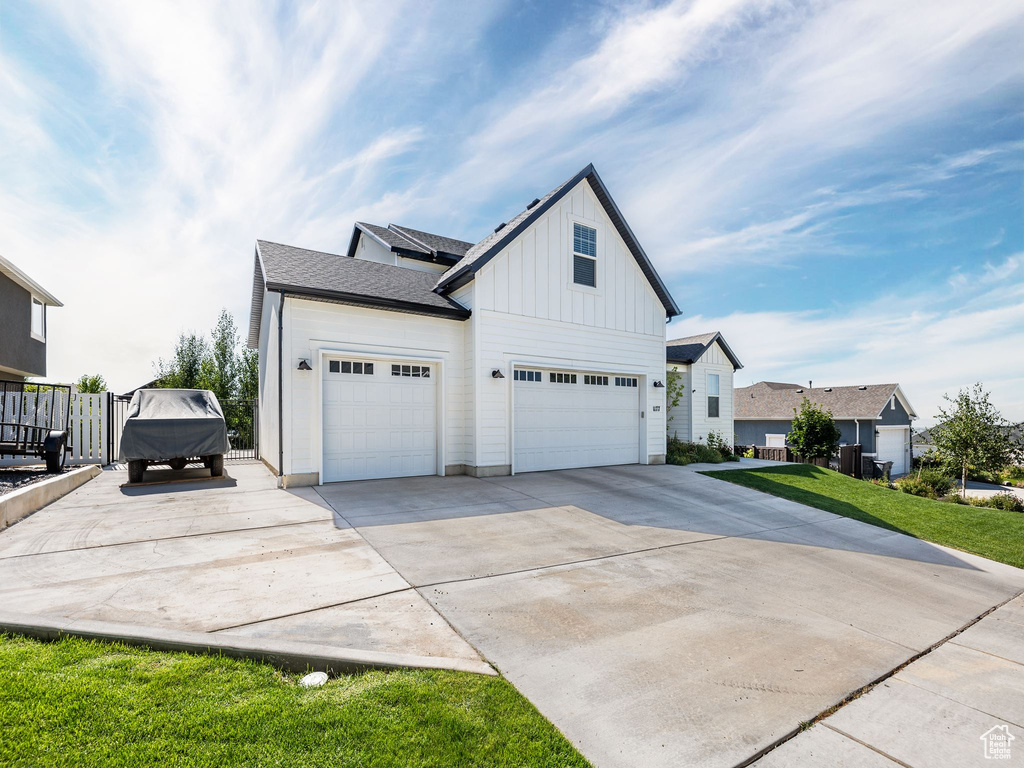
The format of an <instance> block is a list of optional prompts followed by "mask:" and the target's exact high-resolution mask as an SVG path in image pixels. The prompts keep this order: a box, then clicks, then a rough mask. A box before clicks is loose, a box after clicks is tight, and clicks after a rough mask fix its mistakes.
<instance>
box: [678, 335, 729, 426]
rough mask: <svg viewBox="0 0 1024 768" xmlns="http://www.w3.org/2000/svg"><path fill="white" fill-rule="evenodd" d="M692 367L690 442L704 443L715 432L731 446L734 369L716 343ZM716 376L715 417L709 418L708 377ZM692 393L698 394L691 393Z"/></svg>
mask: <svg viewBox="0 0 1024 768" xmlns="http://www.w3.org/2000/svg"><path fill="white" fill-rule="evenodd" d="M690 367H691V377H690V380H691V386H690V388H689V392H687V393H686V394H687V395H689V396H692V397H693V401H692V409H693V410H692V418H691V424H692V430H691V437H690V439H691V440H694V441H697V440H700V441H702V442H707V439H708V434H709V433H710V432H717V433H718V434H719V435H721V436H722V437H723V438H725V440H726V442H727V443H728V444H729V445H732V443H733V440H734V436H735V428H734V422H733V395H732V387H733V367H732V362H731V361H730V360H729V358H728V356H727V355H726V354H725V352H724V351H722V348H721V347H720V346H719V344H718V342H717V341H716V342H715V343H714V344H712V345H711V346H710V347H709V348H708V350H707V351H706V352H705V353H704V354H703V355H701V357H700V359H699V360H697V361H696V362H695V363H694V364H693V365H692V366H690ZM709 373H716V374H718V377H719V379H718V417H717V418H716V417H713V416H708V374H709ZM693 390H697V391H696V392H693Z"/></svg>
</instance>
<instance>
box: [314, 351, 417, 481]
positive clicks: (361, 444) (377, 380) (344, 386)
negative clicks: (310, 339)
mask: <svg viewBox="0 0 1024 768" xmlns="http://www.w3.org/2000/svg"><path fill="white" fill-rule="evenodd" d="M434 373H435V372H434V370H432V369H431V367H430V366H428V365H410V364H408V363H399V362H394V363H392V362H381V361H370V360H358V359H354V358H348V357H345V358H335V359H331V358H329V359H327V360H325V361H324V388H323V399H324V418H323V429H324V434H323V451H324V472H323V475H324V477H323V479H324V482H334V481H337V480H366V479H369V478H374V477H408V476H411V475H433V474H436V472H437V433H436V415H437V404H436V398H435V396H434V386H435V384H434V381H435V377H434Z"/></svg>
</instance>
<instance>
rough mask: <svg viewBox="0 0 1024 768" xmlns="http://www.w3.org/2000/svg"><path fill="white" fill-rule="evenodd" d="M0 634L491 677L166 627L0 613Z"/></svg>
mask: <svg viewBox="0 0 1024 768" xmlns="http://www.w3.org/2000/svg"><path fill="white" fill-rule="evenodd" d="M0 632H6V633H10V634H16V635H24V636H26V637H34V638H37V639H39V640H59V639H60V638H62V637H81V638H84V639H87V640H100V641H104V642H111V643H124V644H125V645H134V646H140V647H145V648H150V649H152V650H155V651H170V652H175V653H202V654H212V655H220V656H228V657H231V658H239V659H255V660H257V661H263V662H267V663H269V664H273V665H275V666H277V667H280V668H282V669H287V670H289V671H292V672H305V671H308V670H322V671H324V672H328V673H332V674H345V673H352V672H360V671H363V670H367V669H445V670H452V671H456V672H472V673H474V674H478V675H490V676H494V675H496V674H497V673H496V672H495V671H494V668H493V667H491V666H490V665H489V664H487V663H486V662H484V661H481V660H479V658H477V659H467V658H447V657H442V656H415V655H412V654H405V653H385V652H381V651H370V650H362V649H358V648H340V647H335V646H329V645H321V644H317V643H309V642H297V641H294V640H285V639H280V638H269V639H268V638H262V637H260V638H247V637H242V636H235V635H226V634H209V633H206V632H187V631H182V630H174V629H167V628H165V627H146V626H138V625H135V624H118V623H115V622H107V621H88V620H73V619H66V618H62V617H59V616H41V615H26V614H17V613H8V612H6V611H2V612H0Z"/></svg>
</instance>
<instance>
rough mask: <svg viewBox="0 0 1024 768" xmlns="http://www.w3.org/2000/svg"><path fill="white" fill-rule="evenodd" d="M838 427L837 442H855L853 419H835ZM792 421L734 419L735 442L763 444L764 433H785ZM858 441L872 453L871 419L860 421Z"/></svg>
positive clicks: (873, 429)
mask: <svg viewBox="0 0 1024 768" xmlns="http://www.w3.org/2000/svg"><path fill="white" fill-rule="evenodd" d="M836 426H837V427H839V433H840V438H839V442H841V443H846V444H847V445H853V444H854V443H856V442H857V424H856V422H854V421H836ZM792 427H793V422H792V421H790V420H788V419H786V420H782V419H779V420H777V421H772V420H768V419H765V420H758V421H740V420H737V421H736V426H735V431H736V444H737V445H764V444H765V443H766V442H767V440H766V438H765V435H766V434H767V435H786V434H789V430H790V429H792ZM860 443H861V445H862V446H864V447H863V451H864V453H873V452H874V450H875V427H874V422H872V421H863V420H862V421H861V423H860Z"/></svg>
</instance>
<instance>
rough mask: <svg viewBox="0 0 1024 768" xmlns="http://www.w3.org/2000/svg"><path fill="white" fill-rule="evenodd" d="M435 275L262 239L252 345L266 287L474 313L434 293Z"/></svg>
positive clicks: (415, 309) (390, 306)
mask: <svg viewBox="0 0 1024 768" xmlns="http://www.w3.org/2000/svg"><path fill="white" fill-rule="evenodd" d="M435 279H436V273H434V272H421V271H419V270H415V269H407V268H405V267H393V266H391V265H390V264H378V263H377V262H375V261H366V260H363V259H351V258H349V257H348V256H341V255H338V254H334V253H323V252H321V251H310V250H307V249H305V248H295V247H294V246H291V245H282V244H281V243H271V242H268V241H266V240H257V241H256V263H255V266H254V274H253V301H252V313H251V315H250V318H249V345H250V346H254V345H258V344H259V324H260V318H261V315H262V311H263V290H264V286H265V287H266V289H267V290H272V291H277V290H283V291H284V292H285V293H287V294H291V295H297V296H306V297H309V298H314V299H320V300H323V301H333V302H338V303H342V304H352V305H355V306H363V307H372V308H375V309H386V310H392V311H395V312H409V313H412V314H422V315H438V316H441V317H450V318H453V319H458V320H464V319H466V318H467V317H469V315H470V312H469V310H468V309H466V308H465V307H463V306H462V305H461V304H459V303H458V302H456V301H454V300H453V299H449V298H447V297H444V296H440V295H438V294H437V293H435V292H434V290H433V289H434V280H435ZM264 281H265V282H264Z"/></svg>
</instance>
